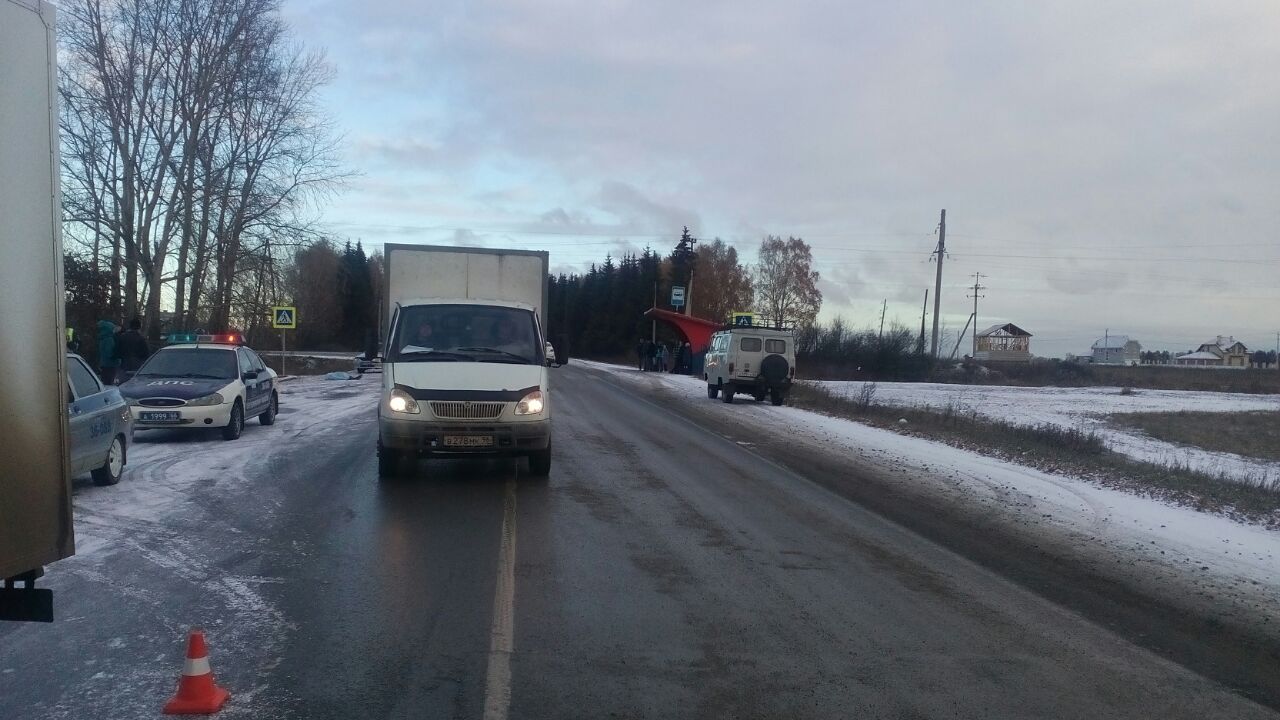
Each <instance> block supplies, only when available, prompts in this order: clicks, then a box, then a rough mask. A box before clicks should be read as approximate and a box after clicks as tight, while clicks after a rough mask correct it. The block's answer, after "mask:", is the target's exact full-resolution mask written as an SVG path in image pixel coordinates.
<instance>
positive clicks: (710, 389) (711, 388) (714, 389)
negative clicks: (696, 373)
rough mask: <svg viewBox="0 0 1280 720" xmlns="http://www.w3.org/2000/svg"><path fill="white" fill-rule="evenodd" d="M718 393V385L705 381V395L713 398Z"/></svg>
mask: <svg viewBox="0 0 1280 720" xmlns="http://www.w3.org/2000/svg"><path fill="white" fill-rule="evenodd" d="M719 394H720V386H719V385H712V384H711V383H707V397H709V398H711V399H712V400H715V399H716V396H717V395H719Z"/></svg>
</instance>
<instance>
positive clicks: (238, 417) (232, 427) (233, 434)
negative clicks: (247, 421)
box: [222, 399, 244, 440]
mask: <svg viewBox="0 0 1280 720" xmlns="http://www.w3.org/2000/svg"><path fill="white" fill-rule="evenodd" d="M242 432H244V406H243V405H241V404H240V400H239V399H237V400H236V404H235V405H234V406H232V408H231V420H230V421H228V422H227V424H226V426H225V427H223V428H222V439H223V440H235V439H236V438H238V437H240V433H242Z"/></svg>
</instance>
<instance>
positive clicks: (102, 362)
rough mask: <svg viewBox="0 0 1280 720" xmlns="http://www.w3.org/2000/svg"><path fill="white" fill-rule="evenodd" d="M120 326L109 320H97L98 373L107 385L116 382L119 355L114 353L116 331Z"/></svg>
mask: <svg viewBox="0 0 1280 720" xmlns="http://www.w3.org/2000/svg"><path fill="white" fill-rule="evenodd" d="M119 330H120V328H119V327H117V326H116V324H115V323H113V322H111V321H110V320H99V321H98V375H100V376H101V377H102V382H104V383H106V384H107V385H115V384H116V371H117V370H119V368H120V356H119V355H116V333H117V332H119Z"/></svg>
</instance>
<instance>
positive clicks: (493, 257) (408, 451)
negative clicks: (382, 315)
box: [378, 244, 554, 477]
mask: <svg viewBox="0 0 1280 720" xmlns="http://www.w3.org/2000/svg"><path fill="white" fill-rule="evenodd" d="M385 253H386V255H385V257H386V305H387V314H386V317H388V318H389V319H390V326H389V328H388V330H387V333H386V336H385V340H384V341H383V351H382V397H381V399H380V401H379V403H378V473H379V475H381V476H382V477H389V476H393V475H396V474H399V473H400V472H401V471H402V470H403V469H404V467H405V464H406V463H407V462H410V461H412V460H414V459H416V458H420V457H441V456H469V455H506V456H513V457H527V458H528V461H529V471H530V473H531V474H533V475H535V476H540V477H545V476H546V475H547V474H548V473H550V471H551V409H552V402H551V383H550V378H549V377H548V368H550V367H553V365H554V363H553V361H552V359H551V358H550V357H549V356H550V353H549V352H548V343H547V341H546V337H545V333H544V330H543V327H544V325H543V317H544V315H543V313H544V311H545V308H546V307H547V273H548V269H549V268H548V256H547V253H546V252H544V251H529V250H495V249H489V248H461V247H437V246H429V245H397V244H389V245H387V246H386V248H385Z"/></svg>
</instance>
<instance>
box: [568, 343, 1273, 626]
mask: <svg viewBox="0 0 1280 720" xmlns="http://www.w3.org/2000/svg"><path fill="white" fill-rule="evenodd" d="M574 362H575V363H579V364H581V365H584V366H586V367H588V368H591V369H595V370H603V371H606V372H609V373H611V374H613V375H614V376H615V377H617V378H620V379H623V380H626V381H629V382H631V383H634V384H635V385H637V386H638V387H644V388H654V387H661V388H664V389H665V390H667V391H669V392H670V393H672V394H674V395H676V396H679V397H680V398H681V399H683V400H685V401H687V402H690V403H694V402H700V403H715V405H716V408H717V411H718V412H724V413H729V414H733V415H735V416H738V417H741V418H742V419H743V420H744V421H745V422H744V425H745V424H746V422H749V423H750V426H761V416H764V417H765V418H766V419H767V420H768V422H767V425H766V426H769V427H786V428H788V430H789V431H791V432H794V433H796V434H797V435H798V436H799V437H803V438H808V439H811V440H813V441H816V442H817V443H819V444H822V445H825V446H827V447H829V448H834V449H838V450H839V451H841V452H844V453H847V454H848V455H849V456H852V457H857V458H858V459H859V460H861V461H862V462H865V463H868V464H870V465H873V466H876V467H881V468H884V469H888V470H893V471H896V472H899V473H900V474H901V476H902V477H903V478H904V480H907V481H910V480H913V479H914V480H916V481H918V482H921V483H926V484H928V485H930V487H935V488H936V487H937V486H938V483H937V479H938V478H941V479H942V480H944V481H945V482H946V483H949V484H950V485H952V486H953V487H954V492H956V493H957V494H959V495H961V496H963V499H965V500H968V501H972V502H978V503H981V504H983V506H989V507H991V508H993V509H994V510H998V511H1001V512H1004V513H1005V514H1006V515H1008V516H1010V517H1011V518H1012V520H1013V521H1015V522H1018V523H1020V524H1024V525H1027V524H1030V525H1039V526H1042V527H1045V528H1046V530H1050V529H1051V530H1054V531H1060V532H1062V533H1065V534H1066V535H1067V536H1069V537H1071V538H1072V539H1073V541H1074V542H1078V543H1091V544H1096V546H1098V547H1099V548H1104V549H1107V550H1108V551H1111V552H1117V553H1121V552H1122V553H1124V554H1126V556H1127V557H1129V558H1134V557H1135V556H1136V557H1137V558H1138V559H1139V560H1140V561H1142V562H1143V563H1145V564H1149V565H1150V566H1151V567H1152V568H1153V571H1152V572H1153V573H1159V574H1166V573H1164V572H1163V571H1172V572H1187V571H1196V572H1202V573H1203V575H1200V576H1199V577H1201V578H1204V579H1203V581H1202V582H1203V585H1204V587H1205V588H1207V589H1206V592H1221V593H1224V594H1230V593H1232V592H1235V593H1237V597H1238V596H1241V595H1248V596H1253V597H1255V598H1256V597H1258V596H1259V595H1260V596H1262V597H1264V598H1265V599H1266V600H1267V601H1268V604H1269V606H1270V607H1272V608H1280V532H1276V531H1271V530H1267V529H1265V528H1263V527H1260V526H1257V525H1249V524H1244V523H1240V522H1236V521H1234V520H1231V519H1230V518H1227V517H1223V516H1220V515H1213V514H1208V513H1202V512H1198V511H1196V510H1192V509H1189V508H1183V507H1177V506H1173V505H1170V504H1168V503H1165V502H1162V501H1160V500H1156V499H1153V498H1148V497H1142V496H1137V495H1133V494H1130V493H1127V492H1124V491H1121V490H1116V489H1112V488H1107V487H1102V486H1099V485H1095V484H1093V483H1090V482H1087V481H1084V480H1077V479H1074V478H1067V477H1061V476H1055V475H1051V474H1048V473H1044V472H1041V471H1039V470H1034V469H1031V468H1027V467H1023V466H1020V465H1016V464H1014V463H1010V462H1006V461H1003V460H999V459H996V458H990V457H987V456H984V455H980V454H978V453H975V452H971V451H968V450H961V449H959V448H954V447H951V446H950V445H945V444H943V443H939V442H934V441H931V440H927V439H924V438H919V437H912V436H907V435H899V434H897V433H894V432H891V431H888V430H882V429H879V428H874V427H871V426H868V425H863V424H861V423H857V422H853V421H851V420H844V419H840V418H832V417H827V416H825V415H820V414H818V413H814V412H809V411H806V410H800V409H797V408H793V407H773V406H771V405H769V404H767V403H756V402H754V401H752V400H751V399H750V398H747V397H746V396H741V395H740V396H738V400H737V402H735V403H734V404H733V405H725V404H723V403H721V402H720V401H718V400H715V401H713V400H709V399H708V398H707V395H706V383H705V382H703V381H702V379H701V378H695V377H688V376H682V375H670V374H665V373H641V372H639V371H637V370H635V369H634V368H629V367H623V366H619V365H608V364H604V363H596V362H590V361H580V360H575V361H574ZM1019 389H1021V388H1019ZM1095 392H1096V391H1095ZM1197 394H1201V395H1203V394H1207V393H1197ZM1136 397H1137V398H1138V399H1142V396H1141V395H1139V396H1136ZM877 398H879V394H878V393H877ZM1130 399H1133V398H1132V397H1123V398H1118V400H1130ZM1148 403H1149V407H1155V406H1157V404H1156V401H1154V400H1148ZM1117 404H1118V403H1117ZM903 471H905V472H903ZM930 476H932V477H930ZM1200 568H1207V569H1206V570H1203V571H1202V570H1200ZM1278 616H1280V615H1278Z"/></svg>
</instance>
